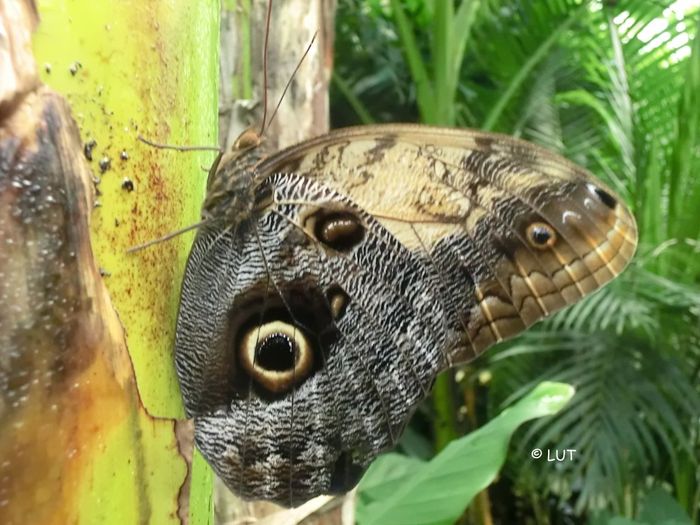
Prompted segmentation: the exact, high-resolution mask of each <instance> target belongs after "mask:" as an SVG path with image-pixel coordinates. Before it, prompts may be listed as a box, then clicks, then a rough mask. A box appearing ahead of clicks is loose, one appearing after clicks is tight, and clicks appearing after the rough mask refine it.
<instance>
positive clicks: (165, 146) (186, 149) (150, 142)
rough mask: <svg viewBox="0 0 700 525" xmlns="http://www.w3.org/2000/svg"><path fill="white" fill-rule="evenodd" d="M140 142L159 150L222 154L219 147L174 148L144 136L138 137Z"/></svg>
mask: <svg viewBox="0 0 700 525" xmlns="http://www.w3.org/2000/svg"><path fill="white" fill-rule="evenodd" d="M136 138H137V139H138V140H140V141H141V142H143V143H144V144H148V145H149V146H153V147H154V148H158V149H174V150H175V151H218V152H221V148H219V147H218V146H173V145H172V144H160V143H158V142H153V141H152V140H148V139H147V138H145V137H144V136H143V135H138V136H137V137H136Z"/></svg>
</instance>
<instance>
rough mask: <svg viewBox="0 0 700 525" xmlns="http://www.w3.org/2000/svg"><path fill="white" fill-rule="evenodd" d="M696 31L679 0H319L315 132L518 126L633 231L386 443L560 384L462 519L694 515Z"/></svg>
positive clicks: (699, 16) (699, 200)
mask: <svg viewBox="0 0 700 525" xmlns="http://www.w3.org/2000/svg"><path fill="white" fill-rule="evenodd" d="M699 27H700V2H699V1H698V0H690V1H687V0H685V1H672V0H607V1H581V0H537V1H532V0H463V1H461V2H460V1H454V2H452V0H383V1H382V0H339V2H338V13H337V18H336V44H335V65H334V69H335V72H334V77H333V88H332V94H331V97H332V98H331V100H332V118H333V127H338V126H341V125H350V124H363V123H364V124H368V123H372V122H401V121H410V122H415V121H422V122H426V123H432V124H442V125H449V126H458V127H471V128H478V129H489V130H493V131H498V132H503V133H507V134H511V135H515V136H519V137H522V138H524V139H527V140H530V141H533V142H537V143H540V144H542V145H545V146H547V147H549V148H551V149H554V150H556V151H559V152H561V153H562V154H563V155H565V156H566V157H568V158H570V159H571V160H573V161H575V162H577V163H578V164H580V165H582V166H585V167H586V168H588V169H589V170H590V171H591V172H593V173H595V174H596V175H597V176H599V177H601V178H602V179H604V180H606V181H607V182H608V183H609V184H610V185H611V186H612V187H613V188H615V189H616V190H617V192H618V193H619V194H620V195H621V196H623V198H624V199H625V200H626V201H627V202H628V204H629V205H630V206H631V207H632V209H633V210H634V213H635V215H636V217H637V221H638V223H639V228H640V246H639V249H638V252H637V256H636V258H635V260H634V261H633V263H632V265H631V267H630V268H629V269H628V270H627V271H626V272H624V273H623V274H622V275H621V276H620V277H619V278H618V279H617V280H615V281H614V282H613V283H612V284H611V285H609V286H608V287H606V288H605V289H604V290H602V291H600V292H599V293H596V294H595V295H594V296H592V297H590V298H589V299H588V300H586V301H584V302H582V303H580V304H578V305H576V306H574V307H573V308H570V309H568V310H566V311H564V312H561V313H560V314H558V315H556V316H554V317H553V318H551V319H549V320H548V321H546V322H544V323H541V324H539V325H538V326H537V327H536V328H535V329H533V330H530V331H529V332H527V333H526V334H524V335H523V336H521V337H519V338H518V339H516V340H514V341H512V342H509V343H505V344H501V345H499V346H498V347H497V348H494V349H492V350H491V351H490V352H488V353H487V354H486V355H485V356H484V357H482V358H481V359H479V360H478V361H476V362H474V363H472V364H471V365H470V366H468V367H465V368H462V369H460V370H457V371H455V372H452V373H449V374H445V375H444V376H443V377H442V378H440V380H439V381H438V384H437V385H436V389H435V392H434V395H433V399H431V400H430V402H428V403H426V404H424V406H423V407H422V409H421V410H420V411H419V413H418V414H417V416H416V417H415V418H414V420H413V421H412V423H411V425H410V428H409V429H407V432H406V435H405V437H404V438H403V440H402V442H401V447H400V450H401V451H402V452H403V453H405V454H407V455H411V456H417V457H420V458H428V457H431V456H432V455H433V454H434V453H435V452H436V451H438V450H440V449H441V448H442V447H444V446H445V444H446V443H447V442H449V441H450V440H451V439H453V438H454V437H457V436H459V435H462V434H465V433H467V432H470V431H472V430H475V429H477V428H480V427H482V426H483V425H485V424H486V423H487V422H488V421H490V420H491V419H492V418H493V417H495V415H497V414H498V413H499V412H501V411H502V410H503V408H504V407H506V406H508V405H510V404H512V403H513V402H514V401H515V400H517V399H518V398H519V397H521V396H522V394H523V393H524V392H526V391H528V390H530V389H531V388H532V387H533V386H534V385H535V384H536V383H538V382H539V381H541V380H553V381H554V380H556V381H563V382H566V383H569V384H572V385H574V386H575V387H576V389H577V393H576V395H575V397H574V398H573V400H572V401H571V402H570V404H569V405H568V406H567V407H566V409H564V410H563V411H562V412H560V413H559V414H558V415H556V416H552V417H548V418H544V419H540V420H537V421H535V422H534V423H532V424H530V425H529V426H525V427H523V428H522V429H521V430H520V431H518V432H517V433H516V434H515V436H514V439H513V440H512V442H511V447H510V450H509V454H508V459H507V462H506V465H505V467H504V468H503V470H502V471H501V474H500V477H499V479H498V481H497V482H496V483H495V484H494V485H492V486H491V487H490V489H489V490H488V492H484V493H482V494H480V495H479V497H477V498H476V499H475V500H474V501H473V502H472V504H471V506H470V509H469V510H468V511H467V512H466V513H465V515H464V517H463V519H462V522H463V523H474V524H490V523H499V524H521V523H522V524H582V523H594V524H596V525H602V524H616V525H626V524H633V523H640V524H641V523H647V524H649V525H656V524H663V523H667V524H669V525H670V524H672V523H673V524H682V523H687V524H690V523H699V522H700V521H699V520H700V469H699V466H698V457H699V456H700V319H699V317H700V39H697V38H695V35H696V34H697V32H698V28H699ZM533 448H540V449H543V450H547V449H550V450H552V451H554V450H559V451H562V450H564V449H575V450H576V453H575V455H574V460H573V461H563V462H547V461H546V460H539V461H536V460H533V459H532V458H531V457H530V451H531V450H532V449H533Z"/></svg>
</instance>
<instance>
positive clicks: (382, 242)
mask: <svg viewBox="0 0 700 525" xmlns="http://www.w3.org/2000/svg"><path fill="white" fill-rule="evenodd" d="M238 154H239V157H240V158H239V157H237V158H236V162H229V163H227V164H225V165H223V166H221V168H220V169H218V170H214V172H213V173H212V174H211V176H210V179H211V180H210V191H209V192H208V198H207V200H206V201H205V205H204V214H205V215H206V216H208V217H212V218H213V219H216V220H212V221H211V222H209V223H207V225H206V226H204V227H203V228H202V229H201V230H200V231H198V234H197V238H196V240H195V243H194V246H193V249H192V252H191V254H190V258H189V261H188V264H187V270H186V273H185V279H184V282H183V289H182V298H181V305H180V312H179V315H178V328H177V336H176V345H175V353H176V364H177V369H178V376H179V377H180V382H181V386H182V390H183V394H184V399H185V403H186V409H187V413H188V415H190V416H192V417H194V418H195V440H196V443H197V445H198V447H199V448H200V450H201V451H202V453H203V454H204V456H205V457H206V458H207V460H208V461H209V462H210V463H211V464H212V466H213V467H214V469H215V471H216V472H217V473H218V474H219V476H220V477H221V478H222V479H223V480H224V481H225V482H226V484H227V485H228V486H229V487H231V488H232V489H233V490H235V491H236V492H238V493H239V494H240V495H242V496H244V497H247V498H262V499H269V500H273V501H277V502H279V503H282V504H286V505H296V504H300V503H303V502H304V501H306V500H308V499H309V498H311V497H313V496H316V495H318V494H323V493H332V492H340V491H345V490H348V489H350V488H351V487H352V486H354V485H355V484H356V483H357V481H358V480H359V478H360V476H361V474H362V473H363V472H364V470H365V469H366V468H367V467H368V466H369V464H370V463H371V462H372V460H373V459H374V458H375V457H376V456H377V454H379V453H380V452H381V451H382V450H385V449H386V448H388V447H390V446H392V445H393V444H394V443H395V442H396V440H397V439H398V437H399V436H400V434H401V432H402V430H403V427H404V425H405V424H406V422H407V421H408V420H409V418H410V417H411V414H412V412H413V410H414V409H415V407H416V406H417V404H418V403H419V402H420V400H421V399H423V398H424V397H425V396H426V395H427V393H428V392H429V391H430V388H431V385H432V382H433V380H434V379H435V377H436V375H437V374H438V373H439V372H440V371H441V370H444V369H445V368H447V367H449V366H451V365H452V364H454V363H456V362H459V361H466V360H469V359H472V358H473V357H475V356H476V355H478V354H479V353H480V352H482V351H483V350H485V349H486V348H487V347H489V346H490V345H492V344H493V343H495V342H497V341H500V340H503V339H506V338H508V337H512V336H514V335H516V334H517V333H519V332H521V331H522V330H524V329H525V328H526V327H528V326H530V325H532V324H533V323H535V322H536V321H538V320H540V319H542V318H543V317H545V316H547V315H549V314H551V313H553V312H555V311H557V310H559V309H561V308H563V307H564V306H566V305H568V304H571V303H573V302H575V301H577V300H579V299H580V298H581V297H583V296H585V295H586V294H588V293H590V292H592V291H593V290H595V289H597V288H599V287H600V286H602V285H604V284H605V283H606V282H608V281H609V280H610V279H612V278H613V277H614V276H615V275H616V274H618V273H619V272H620V271H622V269H623V268H624V267H625V265H626V264H627V263H628V262H629V260H630V259H631V257H632V255H633V253H634V249H635V245H636V226H635V223H634V219H633V217H632V216H631V214H630V213H629V211H628V210H627V208H625V207H624V205H623V204H621V203H619V199H617V198H616V197H614V196H613V195H612V194H611V192H610V191H609V190H608V189H607V188H605V187H604V186H602V185H601V183H600V182H598V181H597V180H595V179H594V178H593V177H592V176H591V175H590V174H588V173H587V172H585V171H584V170H582V169H580V168H578V167H577V166H575V165H573V164H571V163H569V162H568V161H566V160H564V159H562V158H561V157H559V156H557V155H554V154H552V153H550V152H548V151H546V150H544V149H541V148H538V147H536V146H533V145H531V144H527V143H524V142H521V141H518V140H515V139H511V138H508V137H505V136H500V135H494V134H486V133H480V132H471V131H458V130H447V129H440V128H428V127H424V126H420V127H419V126H410V125H390V126H371V127H364V128H356V129H348V130H341V131H337V132H333V133H330V134H327V135H324V136H322V137H319V138H318V139H314V140H311V141H308V142H305V143H302V144H299V145H297V146H294V147H292V148H289V149H286V150H283V151H281V152H279V153H277V154H274V155H272V156H270V157H268V158H267V159H265V160H262V161H259V162H258V159H259V156H260V155H259V152H257V151H252V150H251V151H248V150H246V151H245V152H243V153H241V152H238ZM271 321H274V323H278V324H279V325H284V326H286V327H292V338H293V339H295V340H296V338H297V337H298V338H299V339H302V338H303V339H304V341H306V343H307V346H308V347H309V349H308V351H310V352H311V354H307V355H306V356H305V360H304V362H310V363H312V367H311V368H308V369H304V372H303V374H305V375H304V376H303V379H302V380H300V381H296V380H292V381H291V382H290V385H291V386H290V387H289V388H286V389H281V390H280V391H270V390H268V389H266V388H264V387H261V384H262V383H255V382H254V381H253V375H251V374H252V373H253V372H254V373H258V372H257V371H256V370H257V369H256V362H255V359H256V356H257V352H258V342H259V341H257V340H256V341H255V345H254V352H253V358H252V363H251V362H250V358H248V360H247V361H241V357H240V355H239V353H240V349H241V347H245V345H243V344H242V343H241V334H244V333H245V334H250V333H251V332H250V330H251V329H255V327H259V326H262V325H264V324H265V323H269V322H271ZM246 337H247V336H246ZM243 340H247V339H245V338H244V339H243ZM248 348H250V347H248ZM246 355H250V354H246ZM294 356H295V357H294V358H295V359H296V354H294ZM309 356H311V357H310V358H309ZM242 362H243V363H244V365H245V366H242V365H241V363H242ZM257 364H258V365H259V364H260V363H259V362H258V363H257ZM246 367H247V368H246ZM273 368H274V366H273ZM292 369H293V370H296V364H294V367H292ZM250 370H252V371H253V372H250V373H249V371H250ZM284 370H285V373H286V372H287V371H288V369H287V368H285V369H284ZM300 370H301V369H300ZM264 373H271V374H272V375H270V376H265V378H266V380H273V379H274V377H276V376H275V375H274V371H273V372H270V371H269V370H267V371H264ZM271 378H272V379H271Z"/></svg>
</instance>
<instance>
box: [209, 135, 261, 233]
mask: <svg viewBox="0 0 700 525" xmlns="http://www.w3.org/2000/svg"><path fill="white" fill-rule="evenodd" d="M263 144H264V139H263V137H261V136H260V135H259V134H258V133H257V131H255V130H254V129H252V128H248V129H246V130H245V131H244V132H243V133H241V134H240V135H239V136H238V138H237V139H236V140H235V141H234V143H233V146H231V148H230V149H229V150H228V151H226V152H225V153H223V154H222V155H221V157H220V158H219V159H218V161H217V162H216V163H215V164H214V167H213V168H212V170H211V171H210V173H209V180H208V181H207V196H206V198H205V200H204V205H203V207H202V216H203V218H204V219H206V220H211V221H217V220H223V221H224V222H226V223H227V224H238V223H240V222H242V221H244V220H245V219H246V218H247V217H249V216H250V215H251V213H252V212H253V211H254V210H255V209H256V208H257V207H258V204H257V199H256V197H255V195H256V191H255V187H256V184H255V181H254V179H255V177H254V166H255V164H257V162H258V161H259V160H260V159H261V158H262V156H263V154H264V152H263V147H262V146H263Z"/></svg>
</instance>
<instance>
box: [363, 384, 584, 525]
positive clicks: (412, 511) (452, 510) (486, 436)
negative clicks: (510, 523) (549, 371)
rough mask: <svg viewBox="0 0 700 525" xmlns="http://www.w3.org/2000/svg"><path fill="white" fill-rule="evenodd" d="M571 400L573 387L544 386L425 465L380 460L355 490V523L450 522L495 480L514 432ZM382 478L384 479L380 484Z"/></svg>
mask: <svg viewBox="0 0 700 525" xmlns="http://www.w3.org/2000/svg"><path fill="white" fill-rule="evenodd" d="M573 394H574V389H573V387H571V386H569V385H567V384H563V383H549V382H544V383H541V384H540V385H538V386H537V387H535V389H533V390H532V391H531V392H530V393H529V394H528V395H527V396H525V397H524V398H523V399H521V400H520V401H519V402H518V403H516V404H515V405H513V406H511V407H509V408H507V409H506V410H504V411H503V412H502V413H501V414H500V415H499V416H497V417H496V418H494V419H493V420H492V421H491V422H489V423H488V424H487V425H485V426H484V427H483V428H481V429H479V430H477V431H476V432H473V433H471V434H469V435H468V436H465V437H463V438H461V439H458V440H456V441H453V442H452V443H450V444H449V445H448V446H447V447H446V448H445V449H444V450H443V451H442V452H440V453H439V454H438V455H437V456H435V457H434V458H433V459H432V460H431V461H429V462H425V463H423V462H421V461H419V460H416V459H414V458H402V457H400V456H397V455H396V454H392V455H387V456H384V457H382V458H380V459H379V460H377V461H376V462H375V464H374V465H373V466H372V468H371V469H370V471H369V472H368V474H367V476H366V478H365V479H363V480H362V482H361V484H360V488H359V499H358V507H357V522H358V523H359V524H361V525H373V524H382V525H391V524H401V525H427V524H431V525H437V524H442V523H452V522H454V520H455V519H457V518H458V517H459V516H460V515H461V514H462V512H463V510H464V508H465V507H466V506H467V505H468V504H469V502H470V501H471V500H472V498H473V497H474V496H475V495H476V494H477V493H478V492H480V491H481V490H483V489H484V488H485V487H487V486H488V485H489V484H490V483H491V482H492V481H493V480H494V478H495V477H496V474H497V473H498V471H499V469H500V467H501V465H502V464H503V461H504V460H505V457H506V452H507V449H508V442H509V440H510V436H511V434H512V433H513V432H514V431H515V429H516V428H518V426H520V425H521V424H522V423H524V422H525V421H528V420H530V419H534V418H537V417H542V416H545V415H551V414H554V413H556V412H558V411H559V410H560V409H561V408H562V407H563V406H564V405H565V404H566V403H567V402H568V401H569V399H571V397H572V396H573ZM397 473H403V475H401V476H398V475H397ZM382 474H384V475H386V479H385V480H384V482H383V483H382V482H381V480H380V479H379V478H380V476H381V475H382Z"/></svg>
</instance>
